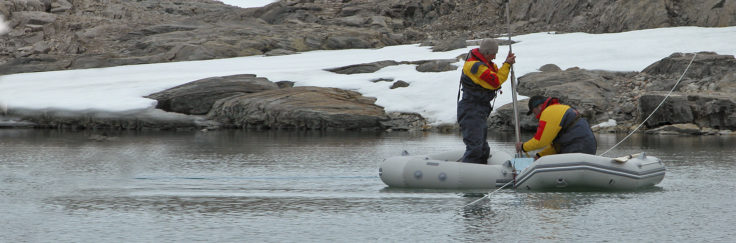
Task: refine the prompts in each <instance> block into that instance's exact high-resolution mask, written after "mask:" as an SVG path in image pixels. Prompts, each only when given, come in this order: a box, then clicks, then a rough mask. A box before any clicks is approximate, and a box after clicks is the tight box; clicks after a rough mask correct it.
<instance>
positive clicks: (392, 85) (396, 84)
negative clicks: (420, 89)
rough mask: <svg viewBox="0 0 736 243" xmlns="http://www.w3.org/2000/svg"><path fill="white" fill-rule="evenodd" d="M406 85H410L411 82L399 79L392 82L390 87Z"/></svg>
mask: <svg viewBox="0 0 736 243" xmlns="http://www.w3.org/2000/svg"><path fill="white" fill-rule="evenodd" d="M405 87H409V83H407V82H406V81H404V80H399V81H396V82H394V83H393V84H391V88H390V89H397V88H405Z"/></svg>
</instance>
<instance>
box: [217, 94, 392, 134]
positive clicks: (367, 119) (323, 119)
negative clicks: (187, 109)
mask: <svg viewBox="0 0 736 243" xmlns="http://www.w3.org/2000/svg"><path fill="white" fill-rule="evenodd" d="M374 103H375V98H369V97H364V96H362V95H361V94H360V93H357V92H354V91H348V90H341V89H336V88H320V87H294V88H286V89H277V90H268V91H263V92H259V93H253V94H244V95H238V96H232V97H229V98H224V99H221V100H219V101H217V102H216V103H215V105H214V106H213V108H212V110H211V111H210V112H209V114H208V115H207V116H208V117H209V118H210V119H212V120H215V121H218V122H220V123H222V124H223V126H225V127H236V128H271V129H278V128H296V129H315V130H323V129H346V130H360V129H383V126H382V125H381V122H385V121H388V120H389V117H388V116H387V115H386V113H385V111H384V110H383V107H380V106H377V105H375V104H374Z"/></svg>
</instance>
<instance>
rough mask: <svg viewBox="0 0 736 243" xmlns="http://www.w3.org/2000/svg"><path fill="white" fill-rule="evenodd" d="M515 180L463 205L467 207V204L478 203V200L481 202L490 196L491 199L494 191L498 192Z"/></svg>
mask: <svg viewBox="0 0 736 243" xmlns="http://www.w3.org/2000/svg"><path fill="white" fill-rule="evenodd" d="M513 182H514V181H513V180H511V181H509V182H508V183H506V184H505V185H503V186H501V187H499V188H498V189H496V190H495V191H489V192H488V194H486V195H484V196H483V197H481V198H479V199H478V200H475V201H472V202H471V203H468V204H465V206H463V208H466V207H467V206H470V205H473V204H476V203H477V202H480V200H483V199H485V198H488V199H489V200H490V199H491V196H492V195H493V193H496V192H498V191H500V190H501V189H503V188H504V187H506V186H508V185H509V184H511V183H513Z"/></svg>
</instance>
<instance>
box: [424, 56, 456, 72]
mask: <svg viewBox="0 0 736 243" xmlns="http://www.w3.org/2000/svg"><path fill="white" fill-rule="evenodd" d="M456 62H457V60H455V59H446V60H431V61H426V62H423V63H421V64H419V65H417V67H416V70H417V71H419V72H445V71H455V70H457V68H458V67H457V66H455V65H453V63H456Z"/></svg>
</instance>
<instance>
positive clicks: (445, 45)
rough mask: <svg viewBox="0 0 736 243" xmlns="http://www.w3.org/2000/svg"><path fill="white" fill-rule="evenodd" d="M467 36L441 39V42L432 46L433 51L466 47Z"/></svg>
mask: <svg viewBox="0 0 736 243" xmlns="http://www.w3.org/2000/svg"><path fill="white" fill-rule="evenodd" d="M466 39H467V38H465V37H459V38H452V39H448V40H446V41H440V42H439V43H437V44H435V46H433V47H432V51H433V52H441V51H452V50H456V49H460V48H465V47H467V45H466V44H465V40H466Z"/></svg>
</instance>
